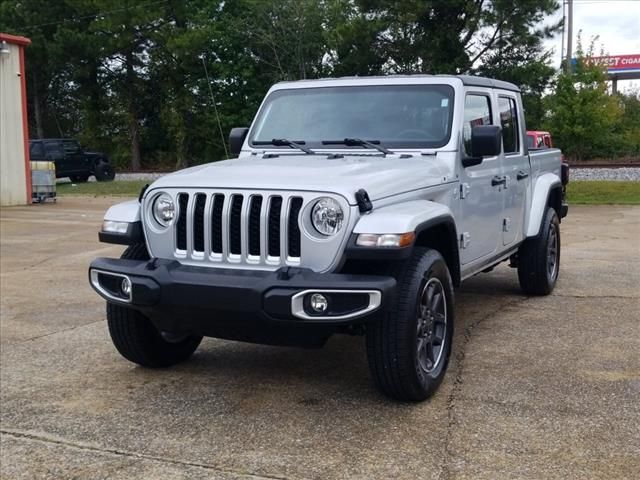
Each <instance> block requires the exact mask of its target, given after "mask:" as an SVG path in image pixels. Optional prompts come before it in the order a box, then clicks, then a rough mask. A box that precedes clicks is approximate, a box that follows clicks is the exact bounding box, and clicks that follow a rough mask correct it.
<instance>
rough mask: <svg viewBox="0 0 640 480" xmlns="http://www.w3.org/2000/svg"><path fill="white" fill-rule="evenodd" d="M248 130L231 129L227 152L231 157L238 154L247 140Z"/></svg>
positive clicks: (241, 128) (245, 128) (243, 128)
mask: <svg viewBox="0 0 640 480" xmlns="http://www.w3.org/2000/svg"><path fill="white" fill-rule="evenodd" d="M247 133H249V129H248V128H247V127H239V128H232V129H231V133H230V134H229V151H230V152H231V154H232V155H236V156H237V155H238V154H240V150H242V145H243V144H244V140H245V139H246V138H247Z"/></svg>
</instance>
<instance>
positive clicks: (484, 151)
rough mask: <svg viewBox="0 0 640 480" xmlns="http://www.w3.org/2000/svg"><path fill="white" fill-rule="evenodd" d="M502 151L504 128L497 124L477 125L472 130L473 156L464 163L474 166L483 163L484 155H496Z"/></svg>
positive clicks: (463, 163)
mask: <svg viewBox="0 0 640 480" xmlns="http://www.w3.org/2000/svg"><path fill="white" fill-rule="evenodd" d="M501 151H502V128H500V127H499V126H497V125H476V126H475V127H473V128H472V130H471V157H466V158H463V159H462V165H463V166H464V167H465V168H466V167H472V166H474V165H479V164H481V163H482V159H483V157H495V156H496V155H500V152H501Z"/></svg>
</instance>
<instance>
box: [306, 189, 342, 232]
mask: <svg viewBox="0 0 640 480" xmlns="http://www.w3.org/2000/svg"><path fill="white" fill-rule="evenodd" d="M343 221H344V212H343V211H342V207H340V204H339V203H338V202H336V201H335V200H334V199H332V198H321V199H320V200H318V201H317V202H316V204H315V205H314V206H313V210H312V211H311V223H313V226H314V227H315V229H316V230H317V231H318V232H320V233H321V234H323V235H327V236H329V235H335V234H336V233H338V232H339V231H340V228H342V222H343Z"/></svg>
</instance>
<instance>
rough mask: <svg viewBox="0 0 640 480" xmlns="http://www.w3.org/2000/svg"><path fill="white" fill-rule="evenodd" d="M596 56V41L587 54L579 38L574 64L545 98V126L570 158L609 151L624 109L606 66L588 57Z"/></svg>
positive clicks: (581, 158)
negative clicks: (609, 85) (611, 90)
mask: <svg viewBox="0 0 640 480" xmlns="http://www.w3.org/2000/svg"><path fill="white" fill-rule="evenodd" d="M594 56H596V55H594V42H592V43H591V46H590V47H589V49H588V51H587V52H586V53H585V52H584V51H583V49H582V45H581V42H580V41H578V46H577V50H576V63H575V65H574V66H573V68H572V69H570V71H569V72H567V73H561V74H559V75H558V78H557V81H556V86H555V91H554V93H553V94H552V95H549V96H547V97H546V98H545V104H546V107H547V111H548V116H547V118H546V119H545V121H544V127H545V129H547V130H549V131H551V132H552V133H553V135H554V138H555V142H556V145H557V146H559V147H560V148H562V150H563V151H564V154H565V156H567V157H568V158H569V159H575V160H585V159H589V158H594V157H596V156H602V155H603V154H607V153H608V152H610V148H611V145H612V144H614V138H615V137H617V136H618V132H616V125H618V124H619V121H620V116H621V109H620V106H619V103H618V101H617V100H616V98H615V97H612V96H611V95H609V93H608V91H607V83H606V80H607V75H606V72H605V70H604V67H602V66H600V65H597V64H596V63H594V62H591V61H590V60H589V58H591V57H594Z"/></svg>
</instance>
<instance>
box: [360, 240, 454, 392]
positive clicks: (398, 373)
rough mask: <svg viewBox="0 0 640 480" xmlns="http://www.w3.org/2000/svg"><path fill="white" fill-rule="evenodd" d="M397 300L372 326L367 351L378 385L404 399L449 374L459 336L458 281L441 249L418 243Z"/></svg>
mask: <svg viewBox="0 0 640 480" xmlns="http://www.w3.org/2000/svg"><path fill="white" fill-rule="evenodd" d="M396 277H397V280H398V283H397V290H396V291H397V294H396V298H395V304H394V305H392V306H391V308H390V309H389V311H388V312H386V313H385V314H384V316H383V317H382V318H381V319H380V320H379V321H377V322H375V323H372V324H370V325H368V326H367V336H366V342H367V357H368V360H369V368H370V370H371V373H372V376H373V378H374V381H375V383H376V385H377V386H378V388H379V389H380V390H381V391H382V392H383V393H384V394H386V395H387V396H389V397H392V398H394V399H397V400H403V401H421V400H425V399H427V398H429V397H430V396H431V395H433V394H434V393H435V391H436V390H437V388H438V387H439V385H440V383H442V380H443V378H444V375H445V372H446V370H447V365H448V363H449V357H450V355H451V344H452V340H453V322H454V302H453V284H452V281H451V275H450V274H449V269H448V268H447V264H446V262H445V261H444V259H443V258H442V255H440V253H438V252H437V251H435V250H431V249H427V248H422V247H416V248H415V249H414V252H413V254H412V256H411V258H410V259H409V260H408V261H407V263H406V265H405V266H404V268H402V270H401V271H400V272H399V274H398V275H396Z"/></svg>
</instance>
